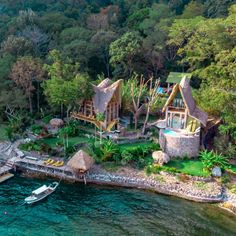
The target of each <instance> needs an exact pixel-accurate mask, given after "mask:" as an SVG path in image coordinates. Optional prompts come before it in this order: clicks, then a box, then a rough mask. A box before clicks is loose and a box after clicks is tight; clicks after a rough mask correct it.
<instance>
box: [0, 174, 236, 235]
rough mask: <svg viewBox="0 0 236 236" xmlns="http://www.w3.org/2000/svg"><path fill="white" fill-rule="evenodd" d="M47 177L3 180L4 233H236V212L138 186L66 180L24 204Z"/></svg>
mask: <svg viewBox="0 0 236 236" xmlns="http://www.w3.org/2000/svg"><path fill="white" fill-rule="evenodd" d="M45 183H46V184H48V183H50V180H49V181H48V180H47V181H44V180H35V179H28V178H22V177H16V178H14V179H11V180H9V181H8V182H6V183H4V184H2V185H0V214H1V215H0V235H4V236H5V235H43V236H45V235H181V236H185V235H188V236H189V235H197V236H198V235H201V236H202V235H215V236H217V235H227V236H228V235H236V223H235V222H236V217H235V216H233V215H231V214H229V213H227V212H225V211H223V210H221V209H219V208H217V207H216V206H214V205H210V204H197V203H193V202H190V201H185V200H182V199H179V198H175V197H169V196H163V195H159V194H155V193H152V192H145V191H141V190H136V189H125V188H117V187H116V188H114V187H105V186H93V185H88V186H84V185H83V184H66V183H62V184H61V185H60V186H59V187H58V189H57V190H56V191H55V193H53V194H51V195H50V196H49V197H48V198H46V199H44V200H43V201H41V202H38V203H36V204H32V205H20V204H21V203H22V202H23V201H24V198H25V197H27V196H28V195H30V193H31V192H32V191H33V190H34V189H36V188H38V187H40V186H41V185H43V184H45Z"/></svg>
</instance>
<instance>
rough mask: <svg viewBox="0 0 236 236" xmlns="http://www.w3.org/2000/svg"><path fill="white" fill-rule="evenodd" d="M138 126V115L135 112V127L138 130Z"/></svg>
mask: <svg viewBox="0 0 236 236" xmlns="http://www.w3.org/2000/svg"><path fill="white" fill-rule="evenodd" d="M137 128H138V116H137V114H134V129H135V130H137Z"/></svg>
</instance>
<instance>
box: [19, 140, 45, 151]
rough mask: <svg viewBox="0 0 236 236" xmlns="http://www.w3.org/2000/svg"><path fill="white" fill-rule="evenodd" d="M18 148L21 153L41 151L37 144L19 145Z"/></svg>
mask: <svg viewBox="0 0 236 236" xmlns="http://www.w3.org/2000/svg"><path fill="white" fill-rule="evenodd" d="M19 148H20V149H21V150H23V151H38V152H39V151H41V145H40V144H39V143H38V142H33V141H31V142H28V143H23V144H20V146H19Z"/></svg>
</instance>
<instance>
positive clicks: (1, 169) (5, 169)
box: [0, 165, 14, 175]
mask: <svg viewBox="0 0 236 236" xmlns="http://www.w3.org/2000/svg"><path fill="white" fill-rule="evenodd" d="M13 169H14V168H13V167H10V166H7V165H5V166H2V167H0V175H3V174H5V173H7V172H10V171H11V170H13Z"/></svg>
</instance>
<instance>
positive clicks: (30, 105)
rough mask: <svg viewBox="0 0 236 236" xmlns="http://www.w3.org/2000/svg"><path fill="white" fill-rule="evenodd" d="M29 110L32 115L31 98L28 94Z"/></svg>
mask: <svg viewBox="0 0 236 236" xmlns="http://www.w3.org/2000/svg"><path fill="white" fill-rule="evenodd" d="M29 109H30V113H31V114H32V113H33V107H32V98H31V94H30V93H29Z"/></svg>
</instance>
